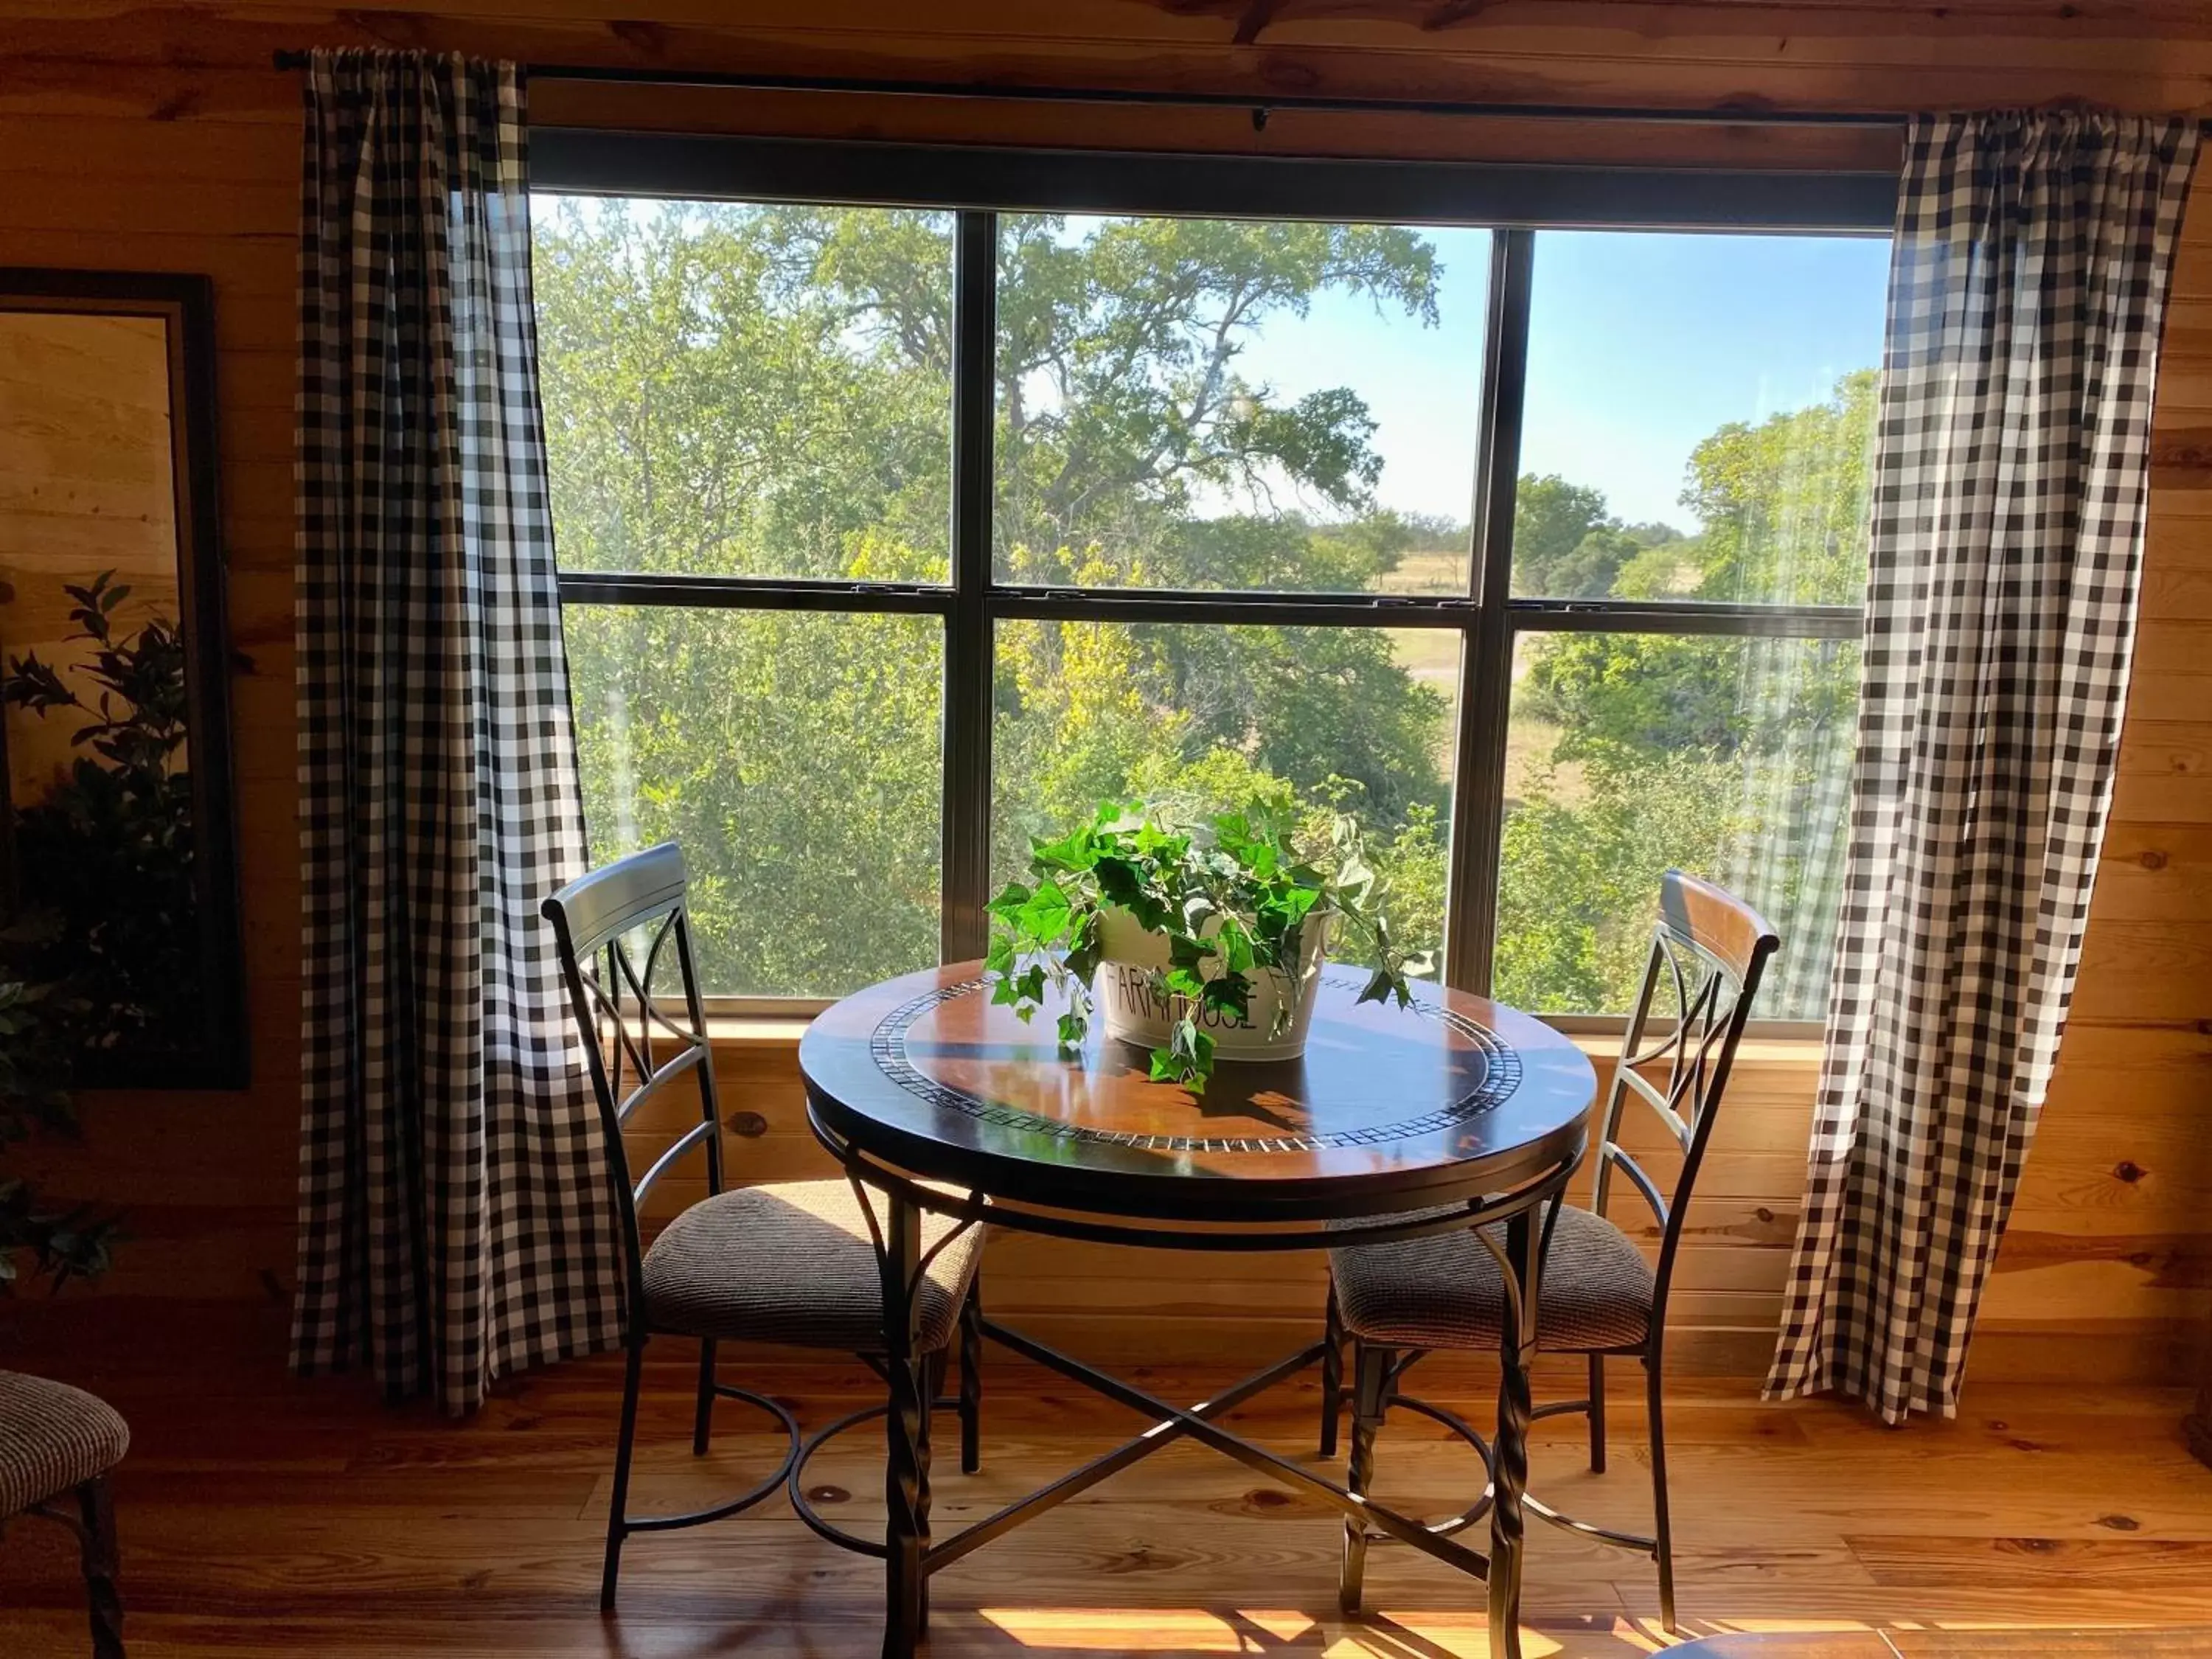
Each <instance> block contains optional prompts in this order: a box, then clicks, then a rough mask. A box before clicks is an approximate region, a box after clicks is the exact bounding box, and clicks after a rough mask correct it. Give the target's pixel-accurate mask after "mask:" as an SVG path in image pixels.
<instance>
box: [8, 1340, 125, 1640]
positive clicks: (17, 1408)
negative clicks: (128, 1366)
mask: <svg viewBox="0 0 2212 1659" xmlns="http://www.w3.org/2000/svg"><path fill="white" fill-rule="evenodd" d="M130 1449H131V1430H130V1428H129V1426H128V1425H126V1424H125V1422H124V1420H123V1418H122V1414H121V1413H118V1411H117V1410H116V1409H115V1407H112V1406H111V1405H109V1404H108V1403H107V1402H106V1401H105V1400H102V1399H100V1398H99V1397H98V1396H97V1395H89V1394H87V1393H86V1392H85V1391H84V1390H83V1389H73V1388H71V1387H70V1385H69V1384H68V1383H55V1382H52V1381H50V1380H49V1379H47V1378H46V1377H43V1376H24V1375H23V1373H22V1372H21V1371H0V1521H4V1520H6V1519H8V1518H9V1516H17V1515H23V1514H26V1513H32V1514H36V1515H38V1516H41V1517H43V1518H44V1519H46V1520H49V1521H56V1522H60V1523H61V1524H62V1525H63V1526H64V1527H67V1528H69V1529H70V1531H71V1532H73V1533H75V1534H76V1538H77V1545H78V1547H79V1550H80V1551H81V1552H82V1555H83V1558H84V1587H85V1601H86V1611H87V1613H88V1615H89V1618H90V1620H91V1625H92V1652H93V1656H94V1659H123V1602H122V1599H121V1598H120V1597H119V1596H118V1595H117V1594H116V1590H115V1509H114V1504H113V1503H112V1501H111V1499H110V1497H109V1493H108V1481H107V1476H108V1473H109V1471H111V1470H112V1469H113V1468H115V1466H116V1465H117V1464H118V1463H120V1462H122V1461H123V1454H124V1453H125V1452H126V1451H128V1450H130Z"/></svg>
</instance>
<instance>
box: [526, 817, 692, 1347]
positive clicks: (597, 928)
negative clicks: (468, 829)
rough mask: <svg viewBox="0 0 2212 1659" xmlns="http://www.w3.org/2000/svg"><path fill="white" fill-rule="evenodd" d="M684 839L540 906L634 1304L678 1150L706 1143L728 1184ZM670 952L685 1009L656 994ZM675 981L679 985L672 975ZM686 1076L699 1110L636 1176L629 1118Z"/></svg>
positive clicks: (681, 1155)
mask: <svg viewBox="0 0 2212 1659" xmlns="http://www.w3.org/2000/svg"><path fill="white" fill-rule="evenodd" d="M542 913H543V915H544V917H545V919H546V920H547V921H550V922H551V923H552V925H553V933H554V938H555V939H556V942H557V944H558V945H559V949H560V957H561V971H562V977H563V978H564V979H565V980H566V981H567V982H568V1000H569V1004H570V1006H571V1007H572V1008H573V1009H574V1012H575V1018H576V1024H577V1026H578V1028H579V1029H580V1030H588V1031H590V1032H591V1033H592V1041H591V1042H589V1043H587V1044H586V1060H587V1061H588V1063H589V1066H590V1070H591V1077H592V1092H593V1094H594V1095H595V1096H597V1097H598V1101H599V1119H600V1127H601V1130H602V1132H603V1133H604V1134H605V1139H606V1146H607V1161H608V1168H609V1171H610V1177H611V1182H612V1184H613V1187H614V1196H615V1200H616V1203H617V1207H618V1208H619V1210H620V1211H621V1213H622V1221H623V1232H624V1234H625V1237H626V1239H627V1242H628V1244H629V1250H628V1255H629V1277H630V1279H631V1285H630V1289H631V1292H632V1294H633V1296H634V1297H637V1298H640V1300H634V1301H633V1302H632V1304H631V1305H632V1306H633V1307H636V1306H641V1305H642V1303H641V1298H642V1296H643V1286H642V1282H641V1267H640V1262H641V1257H642V1253H643V1250H642V1243H641V1237H640V1231H639V1223H638V1214H639V1211H640V1208H641V1206H642V1205H643V1204H644V1202H645V1196H646V1194H647V1193H648V1192H649V1191H651V1190H652V1188H653V1184H654V1183H655V1182H658V1181H659V1179H660V1178H661V1176H664V1175H665V1174H666V1173H667V1172H668V1170H670V1169H671V1167H673V1166H674V1165H675V1164H677V1163H678V1161H680V1160H681V1159H682V1158H684V1157H685V1156H687V1155H688V1154H689V1153H690V1152H692V1151H694V1150H695V1149H696V1148H699V1147H702V1146H703V1147H704V1148H705V1151H706V1156H707V1190H708V1193H709V1194H718V1193H720V1191H721V1190H722V1147H721V1135H720V1122H721V1115H720V1110H719V1109H718V1106H717V1103H716V1101H715V1095H714V1066H713V1064H712V1061H711V1060H710V1058H709V1054H708V1043H707V1017H706V1012H705V1008H704V1006H702V1003H701V1001H700V997H699V982H698V972H697V969H696V966H695V964H694V963H693V960H692V955H691V938H690V927H689V925H688V922H687V919H686V911H685V905H684V853H683V849H682V848H679V847H678V846H677V845H676V843H675V842H664V843H662V844H661V845H660V846H658V847H651V848H647V849H646V850H645V851H643V852H641V853H635V854H630V855H629V857H627V858H624V859H621V860H617V862H615V863H613V864H611V865H609V866H606V867H605V869H603V870H598V871H594V872H592V873H591V874H590V875H587V876H585V877H583V878H580V879H579V880H577V881H574V882H571V883H570V884H568V886H566V887H564V888H562V890H560V891H559V892H558V893H556V894H555V895H554V896H552V897H550V898H549V899H547V900H546V901H545V902H544V906H543V907H542ZM671 961H672V962H673V963H675V967H676V973H677V975H678V980H679V981H680V985H681V989H682V993H683V1011H684V1017H683V1018H682V1019H681V1020H680V1021H679V1020H678V1019H675V1018H671V1016H670V1013H669V1012H668V1002H667V999H666V998H665V997H664V996H662V995H660V994H657V987H659V981H660V979H661V977H662V976H663V975H665V973H666V972H667V969H668V964H669V963H671ZM665 988H666V989H667V990H671V991H672V990H674V989H675V988H677V987H665ZM686 1076H696V1079H697V1080H698V1087H699V1105H700V1121H698V1122H696V1123H695V1124H692V1125H691V1126H690V1127H689V1128H687V1129H685V1130H684V1132H683V1133H681V1134H679V1135H678V1136H677V1137H676V1139H674V1140H673V1141H671V1143H670V1144H669V1146H667V1147H666V1149H665V1150H664V1151H663V1152H661V1153H660V1154H659V1156H658V1157H657V1158H654V1159H653V1162H652V1164H650V1165H649V1166H648V1167H647V1170H646V1171H645V1173H644V1174H643V1175H642V1176H638V1177H637V1178H636V1180H635V1182H633V1181H632V1180H631V1177H630V1170H629V1154H628V1151H627V1148H626V1146H625V1144H624V1138H623V1130H624V1127H626V1126H627V1125H628V1124H629V1121H630V1120H631V1119H632V1118H633V1117H634V1116H635V1115H636V1113H637V1110H638V1109H639V1108H640V1107H641V1106H642V1105H644V1103H646V1102H647V1100H650V1099H652V1098H653V1097H654V1096H656V1095H658V1094H660V1093H662V1092H663V1091H665V1090H666V1089H667V1088H668V1087H669V1086H670V1085H671V1084H674V1083H676V1082H678V1081H679V1080H680V1079H683V1078H684V1077H686Z"/></svg>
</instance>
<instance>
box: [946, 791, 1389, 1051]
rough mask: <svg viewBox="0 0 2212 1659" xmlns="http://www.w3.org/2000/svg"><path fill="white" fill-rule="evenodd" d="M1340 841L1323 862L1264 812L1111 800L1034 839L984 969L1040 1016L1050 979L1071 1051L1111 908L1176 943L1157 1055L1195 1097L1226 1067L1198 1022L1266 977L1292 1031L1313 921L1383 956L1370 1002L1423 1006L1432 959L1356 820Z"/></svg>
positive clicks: (995, 917) (1157, 982)
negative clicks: (1417, 978) (1417, 987)
mask: <svg viewBox="0 0 2212 1659" xmlns="http://www.w3.org/2000/svg"><path fill="white" fill-rule="evenodd" d="M1326 834H1327V839H1326V841H1325V842H1323V843H1322V845H1321V846H1320V847H1318V848H1315V849H1312V851H1311V852H1310V853H1309V852H1306V851H1303V850H1301V849H1298V848H1294V847H1293V845H1292V843H1291V841H1290V840H1289V839H1288V838H1287V837H1286V836H1285V835H1284V833H1283V831H1282V829H1281V828H1280V827H1279V825H1278V824H1277V823H1276V822H1275V821H1274V819H1273V817H1270V816H1267V815H1266V814H1246V813H1243V812H1225V813H1221V814H1218V816H1215V817H1212V819H1210V820H1209V821H1207V822H1206V823H1200V824H1198V825H1195V826H1187V825H1180V824H1176V823H1173V821H1171V820H1170V819H1167V818H1164V817H1162V816H1161V815H1160V814H1159V813H1158V811H1157V810H1148V809H1146V808H1145V807H1143V806H1141V805H1128V806H1126V807H1125V806H1117V805H1112V804H1110V803H1109V804H1108V805H1103V806H1101V807H1100V808H1099V809H1098V810H1097V813H1096V814H1095V815H1094V816H1093V817H1091V818H1090V819H1089V820H1088V821H1087V822H1085V823H1079V824H1078V825H1077V826H1076V827H1075V828H1074V829H1072V830H1070V831H1069V832H1067V833H1066V835H1063V836H1059V837H1058V838H1057V839H1054V840H1051V841H1047V840H1043V839H1039V840H1037V841H1036V842H1033V843H1032V844H1031V846H1030V869H1029V873H1030V880H1029V881H1028V882H1019V881H1013V882H1009V883H1007V884H1006V887H1005V889H1004V890H1002V891H1001V892H1000V894H999V896H997V897H996V898H994V899H993V900H992V901H991V903H990V907H989V909H990V915H991V920H992V923H993V928H992V936H991V951H990V956H989V957H988V959H987V961H986V963H985V967H986V968H987V969H988V970H989V971H990V972H992V973H994V974H995V975H998V982H997V984H996V985H995V986H994V987H993V990H992V995H991V1000H993V1001H994V1002H999V1003H1006V1004H1010V1005H1012V1007H1013V1009H1014V1011H1015V1012H1016V1013H1017V1014H1018V1015H1019V1016H1020V1017H1021V1018H1023V1019H1024V1020H1027V1019H1030V1018H1033V1017H1034V1015H1035V1014H1036V1011H1037V1009H1038V1008H1039V1007H1040V1006H1042V1005H1043V1002H1044V1000H1045V991H1046V987H1047V985H1048V984H1050V985H1052V986H1053V987H1055V988H1056V989H1057V990H1058V991H1059V993H1060V997H1061V999H1062V1000H1063V1001H1064V1003H1065V1006H1066V1012H1064V1013H1062V1014H1061V1015H1060V1021H1059V1031H1058V1035H1059V1038H1060V1042H1061V1043H1062V1044H1063V1045H1064V1046H1073V1045H1074V1044H1077V1043H1079V1042H1082V1041H1083V1036H1084V1033H1085V1030H1087V1029H1088V1026H1089V1020H1090V1012H1091V978H1092V976H1093V975H1095V974H1096V973H1097V971H1098V965H1099V963H1100V962H1101V961H1102V960H1103V938H1102V933H1101V925H1100V924H1101V919H1102V917H1103V915H1105V914H1106V913H1107V912H1109V911H1117V912H1120V913H1121V914H1122V915H1127V916H1128V917H1130V918H1131V919H1132V920H1133V921H1135V922H1136V923H1137V925H1138V926H1139V927H1141V928H1143V929H1144V930H1145V932H1146V933H1154V934H1158V936H1159V937H1160V938H1162V939H1164V940H1165V941H1166V942H1167V947H1168V966H1167V967H1166V968H1164V969H1157V970H1155V971H1154V972H1153V974H1152V980H1153V987H1152V988H1153V992H1154V994H1156V995H1157V996H1158V997H1159V998H1160V999H1161V1000H1163V1001H1164V1002H1166V1003H1167V1004H1168V1005H1169V1006H1170V1008H1171V1009H1172V1010H1174V1018H1173V1022H1172V1024H1171V1026H1170V1035H1169V1039H1168V1042H1167V1044H1166V1046H1165V1047H1164V1048H1155V1049H1154V1050H1153V1051H1152V1076H1153V1078H1154V1079H1165V1080H1172V1081H1175V1082H1179V1083H1183V1084H1187V1085H1188V1086H1189V1087H1190V1089H1191V1091H1193V1092H1194V1093H1203V1092H1204V1091H1205V1088H1206V1079H1208V1078H1210V1077H1211V1076H1212V1074H1213V1048H1214V1042H1213V1038H1212V1036H1209V1035H1207V1034H1206V1032H1205V1031H1204V1030H1200V1024H1199V1022H1200V1017H1201V1016H1202V1015H1204V1014H1206V1013H1209V1012H1211V1013H1217V1014H1219V1015H1222V1016H1223V1017H1225V1018H1229V1019H1233V1020H1243V1019H1246V1018H1249V1015H1250V1004H1251V1000H1252V992H1253V988H1254V984H1253V981H1254V979H1255V976H1256V975H1269V976H1271V977H1272V978H1273V981H1274V982H1275V987H1276V991H1277V1002H1276V1024H1275V1027H1274V1029H1273V1030H1272V1031H1270V1033H1269V1035H1270V1036H1281V1035H1282V1034H1283V1031H1284V1030H1285V1025H1286V1024H1287V1022H1288V1021H1289V1020H1290V1019H1291V1018H1294V1016H1295V1010H1296V1005H1297V996H1296V982H1297V976H1298V971H1299V964H1300V963H1301V961H1302V960H1303V954H1302V953H1303V950H1304V939H1305V936H1306V933H1307V930H1308V929H1309V928H1310V927H1317V926H1329V927H1334V928H1335V929H1337V930H1338V931H1340V933H1346V934H1348V935H1350V936H1351V937H1352V938H1353V939H1357V940H1358V941H1360V942H1361V943H1362V944H1364V946H1365V948H1366V949H1367V951H1369V952H1370V954H1371V955H1372V956H1373V957H1374V958H1375V960H1376V963H1377V965H1376V968H1375V969H1374V972H1373V973H1372V974H1371V975H1370V977H1369V979H1368V981H1367V984H1366V986H1365V987H1364V989H1363V990H1362V991H1361V992H1360V994H1359V1000H1360V1001H1362V1002H1381V1001H1384V1000H1389V999H1390V998H1393V997H1395V999H1396V1000H1397V1001H1398V1002H1399V1004H1400V1005H1401V1006H1405V1005H1407V1004H1409V1003H1411V1002H1412V1000H1413V992H1412V989H1411V987H1409V986H1408V985H1407V975H1408V974H1415V975H1418V974H1423V973H1426V972H1428V971H1429V969H1430V964H1429V963H1426V962H1424V961H1421V960H1419V959H1418V958H1414V957H1407V955H1406V954H1405V953H1404V952H1403V951H1400V950H1399V949H1398V948H1397V947H1396V946H1395V945H1394V943H1393V942H1392V939H1391V934H1390V925H1389V921H1387V920H1386V919H1385V918H1384V916H1383V912H1382V910H1381V909H1380V908H1379V901H1380V899H1381V897H1382V890H1381V884H1380V881H1379V878H1377V876H1376V872H1375V870H1374V868H1373V867H1372V866H1370V864H1369V863H1368V862H1367V859H1366V853H1365V848H1364V845H1363V843H1362V839H1361V836H1360V832H1359V827H1358V824H1357V823H1355V822H1354V821H1353V820H1352V819H1351V818H1349V817H1344V816H1342V815H1338V816H1336V817H1333V818H1331V819H1329V820H1328V823H1327V824H1326Z"/></svg>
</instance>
